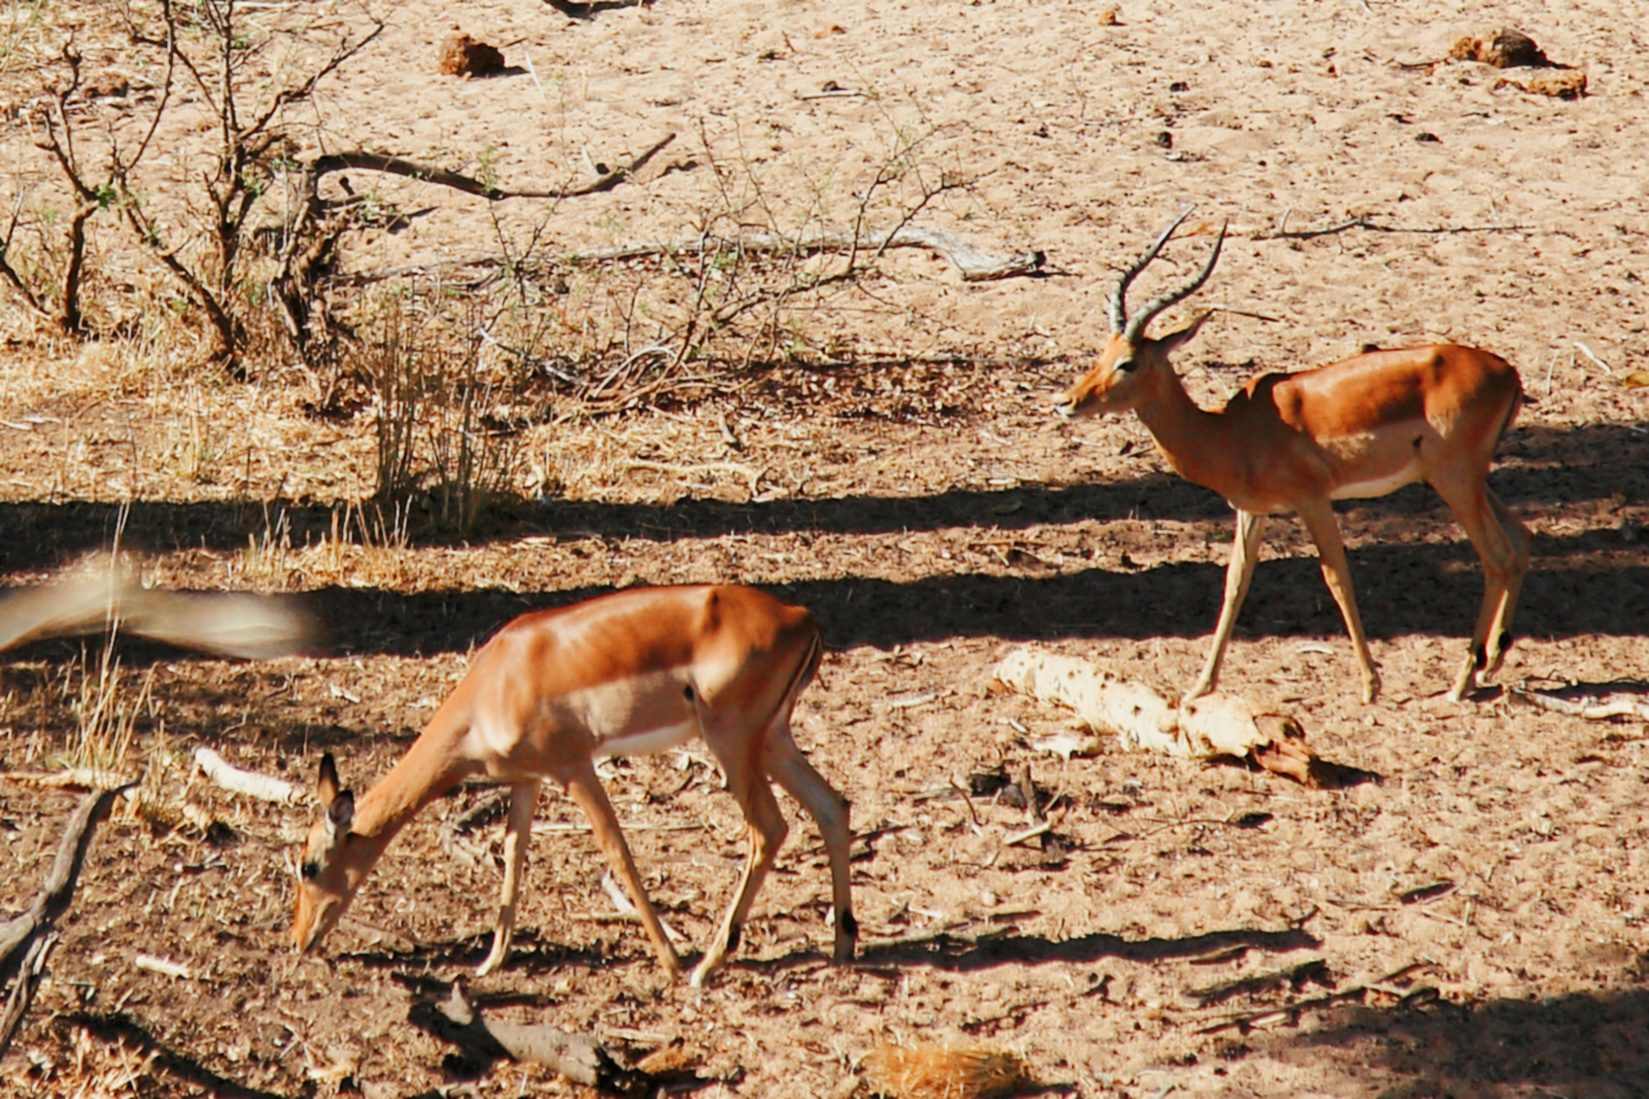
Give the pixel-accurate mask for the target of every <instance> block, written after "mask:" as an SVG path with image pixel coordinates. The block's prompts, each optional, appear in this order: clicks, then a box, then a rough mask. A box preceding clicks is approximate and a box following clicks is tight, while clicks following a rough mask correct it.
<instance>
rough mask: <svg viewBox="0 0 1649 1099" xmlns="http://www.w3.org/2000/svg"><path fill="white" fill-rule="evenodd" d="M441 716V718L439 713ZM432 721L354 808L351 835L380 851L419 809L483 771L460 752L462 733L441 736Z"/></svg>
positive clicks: (442, 731) (440, 732)
mask: <svg viewBox="0 0 1649 1099" xmlns="http://www.w3.org/2000/svg"><path fill="white" fill-rule="evenodd" d="M437 716H438V717H439V715H437ZM445 732H446V730H443V729H439V728H438V727H437V726H436V724H435V723H434V722H431V724H430V726H429V728H427V729H425V730H424V733H423V735H422V736H420V737H419V738H418V739H417V741H416V742H415V743H414V744H413V745H412V747H411V748H410V749H408V751H407V754H406V755H404V756H402V757H401V761H400V762H399V763H397V764H396V765H395V767H394V768H393V769H392V770H391V771H390V772H389V774H387V775H385V776H384V777H383V778H381V779H379V780H378V783H377V785H375V786H373V787H372V789H370V790H368V791H367V792H366V795H365V796H364V797H362V798H361V800H360V801H358V802H357V803H356V804H355V820H354V822H353V824H351V826H350V831H351V832H353V833H354V834H356V835H357V836H360V837H362V838H363V839H367V840H370V841H372V843H373V846H374V850H375V851H380V852H381V851H382V850H383V849H384V848H385V847H387V846H388V845H389V841H390V840H392V839H394V838H395V834H396V833H397V832H399V831H400V830H401V829H402V828H404V827H406V825H407V822H408V821H410V820H411V819H412V818H413V817H415V816H417V815H418V812H419V810H421V809H423V808H424V806H426V805H428V804H429V803H430V802H432V801H434V800H435V799H436V798H438V797H440V796H441V795H442V794H445V793H446V792H447V791H449V790H451V789H452V788H453V787H454V786H456V785H458V783H459V782H461V781H462V780H463V779H464V778H466V777H467V776H469V775H472V774H475V773H476V772H477V771H479V770H481V768H480V766H479V765H478V764H477V763H476V762H475V761H474V760H472V759H469V758H468V757H467V756H465V755H464V754H463V753H462V752H461V751H460V750H459V741H460V739H461V735H442V734H443V733H445Z"/></svg>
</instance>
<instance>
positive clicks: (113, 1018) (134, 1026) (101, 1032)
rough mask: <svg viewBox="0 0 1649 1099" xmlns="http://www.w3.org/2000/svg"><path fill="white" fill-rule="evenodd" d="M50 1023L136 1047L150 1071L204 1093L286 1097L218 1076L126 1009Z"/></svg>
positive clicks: (231, 1098) (241, 1098) (244, 1098)
mask: <svg viewBox="0 0 1649 1099" xmlns="http://www.w3.org/2000/svg"><path fill="white" fill-rule="evenodd" d="M53 1025H54V1026H56V1027H58V1028H59V1029H67V1028H79V1029H81V1030H84V1031H86V1032H87V1033H89V1034H92V1035H93V1036H95V1037H97V1038H99V1039H101V1040H102V1041H105V1042H111V1043H119V1044H120V1045H122V1046H124V1047H126V1048H127V1049H135V1050H137V1051H138V1052H140V1053H143V1054H145V1055H147V1057H148V1058H149V1060H148V1066H149V1069H148V1071H149V1073H151V1074H163V1075H165V1076H171V1077H174V1078H176V1079H177V1080H178V1081H181V1082H182V1083H183V1084H184V1085H187V1086H189V1087H192V1088H199V1089H201V1091H203V1092H204V1093H205V1094H207V1095H217V1096H223V1097H225V1099H286V1097H285V1096H284V1095H283V1094H282V1093H280V1092H275V1091H264V1090H262V1089H260V1088H254V1087H248V1086H247V1085H245V1084H242V1083H239V1082H238V1081H236V1080H233V1079H230V1078H229V1077H227V1076H221V1075H219V1074H218V1073H216V1072H214V1071H213V1070H212V1069H210V1068H208V1067H206V1065H204V1064H202V1063H201V1062H200V1061H197V1060H196V1059H195V1058H194V1057H192V1056H190V1055H189V1054H187V1053H181V1052H179V1051H177V1050H175V1049H173V1048H171V1047H170V1046H168V1045H167V1044H166V1043H165V1041H163V1040H162V1039H160V1038H157V1037H156V1036H155V1035H154V1034H152V1033H150V1031H149V1030H148V1029H147V1028H146V1027H145V1026H144V1025H143V1024H142V1023H140V1022H138V1020H137V1019H136V1018H135V1017H134V1016H132V1015H129V1014H127V1013H125V1012H114V1013H111V1014H94V1013H92V1012H84V1011H77V1012H73V1013H71V1014H68V1015H62V1016H59V1017H57V1018H56V1019H54V1020H53Z"/></svg>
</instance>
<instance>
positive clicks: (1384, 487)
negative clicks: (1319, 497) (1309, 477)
mask: <svg viewBox="0 0 1649 1099" xmlns="http://www.w3.org/2000/svg"><path fill="white" fill-rule="evenodd" d="M1419 479H1420V463H1419V462H1410V463H1409V464H1408V465H1406V466H1404V467H1402V468H1401V469H1399V470H1398V471H1397V472H1395V473H1393V474H1390V475H1389V476H1386V477H1377V478H1375V479H1373V480H1370V481H1352V482H1350V483H1348V484H1344V485H1341V486H1340V487H1339V488H1337V489H1335V490H1334V491H1333V492H1332V493H1330V494H1329V495H1330V496H1331V497H1332V498H1333V499H1335V500H1367V499H1369V498H1370V497H1374V496H1385V495H1386V494H1388V493H1392V492H1396V491H1397V490H1398V489H1400V488H1402V487H1403V486H1404V485H1407V484H1412V483H1413V482H1415V481H1418V480H1419Z"/></svg>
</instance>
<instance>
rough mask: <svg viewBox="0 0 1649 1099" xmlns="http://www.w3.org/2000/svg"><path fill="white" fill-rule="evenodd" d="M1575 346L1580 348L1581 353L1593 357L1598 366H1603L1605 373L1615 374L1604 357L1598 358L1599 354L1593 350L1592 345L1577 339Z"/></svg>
mask: <svg viewBox="0 0 1649 1099" xmlns="http://www.w3.org/2000/svg"><path fill="white" fill-rule="evenodd" d="M1575 347H1576V348H1578V349H1579V350H1580V353H1581V354H1582V355H1585V356H1586V357H1587V358H1588V359H1591V360H1592V361H1593V362H1594V363H1596V364H1597V365H1598V366H1600V367H1602V368H1603V372H1604V373H1605V374H1613V373H1614V371H1613V370H1611V369H1610V368H1609V364H1608V363H1606V362H1604V361H1603V360H1602V359H1600V358H1598V357H1597V354H1596V353H1595V352H1593V350H1592V349H1591V348H1590V347H1587V346H1586V345H1585V344H1584V343H1582V342H1581V341H1580V340H1576V341H1575Z"/></svg>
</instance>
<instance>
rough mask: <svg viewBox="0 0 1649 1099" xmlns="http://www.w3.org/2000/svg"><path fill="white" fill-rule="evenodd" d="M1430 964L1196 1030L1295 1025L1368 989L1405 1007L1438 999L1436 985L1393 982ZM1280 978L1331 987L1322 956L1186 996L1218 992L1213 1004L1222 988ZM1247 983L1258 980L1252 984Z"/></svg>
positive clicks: (1245, 987) (1251, 988)
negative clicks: (1411, 985) (1404, 985)
mask: <svg viewBox="0 0 1649 1099" xmlns="http://www.w3.org/2000/svg"><path fill="white" fill-rule="evenodd" d="M1433 964H1434V963H1432V962H1430V961H1420V962H1413V963H1410V964H1409V965H1406V966H1404V967H1403V968H1401V969H1398V970H1394V971H1392V972H1391V973H1388V974H1386V975H1385V976H1384V977H1381V978H1379V979H1378V980H1374V981H1366V982H1364V983H1362V984H1359V985H1355V986H1353V987H1351V988H1348V989H1345V990H1343V991H1340V992H1331V993H1329V994H1328V995H1326V996H1315V997H1313V998H1311V999H1309V1000H1299V1001H1296V1002H1295V1003H1292V1004H1285V1005H1283V1006H1282V1007H1278V1008H1266V1009H1265V1010H1263V1011H1253V1012H1243V1013H1242V1014H1240V1015H1234V1016H1232V1017H1231V1018H1229V1019H1226V1020H1225V1021H1223V1022H1219V1023H1215V1024H1213V1025H1212V1026H1206V1027H1203V1028H1202V1029H1200V1030H1198V1031H1197V1033H1198V1034H1218V1033H1219V1032H1220V1031H1222V1030H1235V1031H1238V1032H1239V1033H1242V1034H1247V1033H1248V1032H1249V1031H1251V1030H1254V1029H1256V1028H1259V1027H1267V1026H1275V1025H1278V1024H1282V1023H1286V1024H1288V1025H1290V1026H1297V1025H1298V1024H1299V1021H1300V1018H1301V1017H1302V1016H1303V1015H1305V1014H1306V1013H1307V1012H1311V1011H1318V1010H1321V1009H1323V1008H1327V1007H1332V1006H1333V1005H1335V1004H1338V1003H1342V1002H1344V1001H1347V1000H1355V1001H1357V1002H1358V1003H1361V1002H1362V1001H1363V1000H1364V999H1366V998H1367V997H1368V994H1369V993H1370V992H1377V993H1379V994H1381V995H1382V996H1390V997H1392V998H1394V999H1396V1000H1397V1001H1398V1003H1399V1004H1402V1005H1406V1006H1419V1005H1420V1004H1423V1003H1430V1002H1431V1001H1433V1000H1436V999H1437V998H1438V996H1437V990H1436V989H1435V988H1431V987H1430V986H1421V987H1419V988H1415V989H1411V990H1407V991H1405V990H1403V989H1400V988H1396V987H1394V984H1393V982H1396V981H1400V980H1402V979H1403V978H1405V977H1407V976H1408V975H1409V974H1411V973H1413V972H1415V971H1416V970H1421V969H1428V968H1430V967H1431V966H1432V965H1433ZM1283 981H1287V982H1288V983H1290V984H1292V986H1293V987H1294V988H1295V989H1296V990H1298V989H1300V988H1301V987H1303V986H1304V985H1305V984H1308V983H1315V984H1320V985H1324V986H1326V987H1329V988H1332V987H1334V983H1333V979H1332V977H1331V976H1330V975H1329V972H1328V968H1327V966H1326V965H1325V964H1324V963H1323V961H1322V960H1321V959H1319V960H1317V961H1316V962H1307V963H1306V964H1305V965H1303V966H1296V967H1295V968H1294V969H1290V970H1285V971H1284V972H1282V973H1279V974H1272V975H1270V976H1269V977H1263V978H1250V979H1249V980H1247V981H1238V982H1236V983H1235V984H1234V985H1230V986H1224V987H1222V988H1215V989H1208V990H1205V991H1204V992H1202V993H1190V994H1189V995H1191V996H1192V997H1193V998H1195V997H1198V996H1202V995H1210V994H1212V995H1217V996H1218V997H1219V998H1218V999H1211V1000H1207V1001H1205V1004H1206V1005H1212V1004H1216V1003H1220V1002H1222V1001H1223V1000H1225V999H1228V998H1229V996H1228V995H1225V994H1224V992H1225V989H1227V988H1229V989H1233V990H1234V991H1232V992H1231V993H1230V995H1236V994H1237V993H1240V992H1257V991H1264V990H1265V989H1266V988H1270V987H1276V986H1277V985H1278V984H1280V983H1282V982H1283ZM1250 982H1260V983H1256V984H1252V985H1251V984H1250ZM1199 1006H1204V1005H1199Z"/></svg>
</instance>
